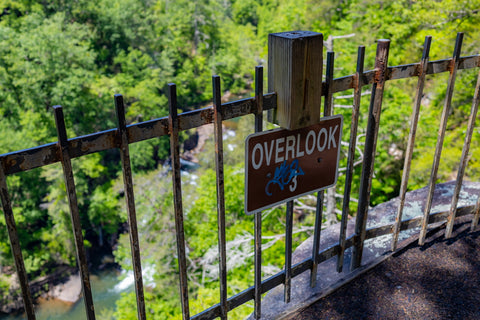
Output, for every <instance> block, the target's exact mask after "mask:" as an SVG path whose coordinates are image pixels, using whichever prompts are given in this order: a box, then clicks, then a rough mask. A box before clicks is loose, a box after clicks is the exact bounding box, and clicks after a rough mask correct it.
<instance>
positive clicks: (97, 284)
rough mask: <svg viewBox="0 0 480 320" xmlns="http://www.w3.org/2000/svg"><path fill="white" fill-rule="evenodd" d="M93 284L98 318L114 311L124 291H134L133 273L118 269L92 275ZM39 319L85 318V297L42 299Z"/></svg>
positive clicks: (9, 319)
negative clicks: (65, 299)
mask: <svg viewBox="0 0 480 320" xmlns="http://www.w3.org/2000/svg"><path fill="white" fill-rule="evenodd" d="M90 282H91V285H92V294H93V301H94V304H95V314H96V316H97V318H98V319H100V315H102V314H109V310H111V311H113V310H114V308H115V302H116V301H117V300H118V299H119V298H120V295H121V294H122V293H123V292H130V291H133V290H134V288H133V275H131V274H127V275H125V274H121V273H120V272H118V271H117V270H114V269H112V270H108V271H103V272H100V273H94V274H91V275H90ZM35 315H36V318H37V320H63V319H69V320H85V319H86V315H85V304H84V303H83V298H81V299H80V300H78V301H77V302H76V303H74V304H72V303H66V302H63V301H60V300H53V299H51V300H44V299H40V300H39V301H38V304H37V305H36V306H35ZM23 319H26V316H25V315H16V316H14V315H7V316H4V317H0V320H23Z"/></svg>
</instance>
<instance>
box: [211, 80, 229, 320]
mask: <svg viewBox="0 0 480 320" xmlns="http://www.w3.org/2000/svg"><path fill="white" fill-rule="evenodd" d="M212 86H213V110H214V122H213V125H214V130H215V168H216V170H217V175H216V176H217V220H218V252H219V266H218V267H219V279H220V306H221V312H220V318H221V319H227V313H228V301H227V248H226V243H227V240H226V236H225V177H224V174H223V130H222V119H223V117H222V98H221V92H222V91H221V88H220V77H219V76H213V77H212Z"/></svg>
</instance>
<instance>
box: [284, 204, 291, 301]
mask: <svg viewBox="0 0 480 320" xmlns="http://www.w3.org/2000/svg"><path fill="white" fill-rule="evenodd" d="M292 232H293V201H288V202H287V210H286V221H285V283H284V291H283V298H284V301H285V303H289V302H290V297H291V292H292V286H291V284H292Z"/></svg>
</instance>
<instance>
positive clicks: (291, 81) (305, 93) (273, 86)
mask: <svg viewBox="0 0 480 320" xmlns="http://www.w3.org/2000/svg"><path fill="white" fill-rule="evenodd" d="M322 68H323V34H321V33H316V32H311V31H291V32H282V33H271V34H269V35H268V91H269V92H276V93H277V109H276V110H274V111H272V112H269V114H268V120H269V121H270V122H274V123H277V124H279V125H280V126H281V127H283V128H286V129H289V130H293V129H298V128H302V127H306V126H309V125H312V124H315V123H318V121H319V119H320V106H321V97H322Z"/></svg>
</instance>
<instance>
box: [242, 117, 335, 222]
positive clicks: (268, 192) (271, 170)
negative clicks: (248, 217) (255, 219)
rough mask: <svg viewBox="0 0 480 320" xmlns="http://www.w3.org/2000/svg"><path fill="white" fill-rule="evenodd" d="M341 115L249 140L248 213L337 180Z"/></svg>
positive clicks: (252, 137) (251, 137)
mask: <svg viewBox="0 0 480 320" xmlns="http://www.w3.org/2000/svg"><path fill="white" fill-rule="evenodd" d="M342 124H343V118H342V116H341V115H337V116H333V117H326V118H322V120H321V121H320V122H319V123H317V124H314V125H312V126H309V127H305V128H301V129H296V130H291V131H290V130H286V129H276V130H272V131H266V132H259V133H255V134H252V135H250V136H248V137H247V140H246V143H245V160H246V161H245V162H246V163H245V168H246V172H245V212H246V213H247V214H252V213H253V212H255V211H259V210H263V209H266V208H269V207H272V206H274V205H277V204H280V203H282V202H285V201H289V200H293V199H295V198H298V197H301V196H302V195H305V194H308V193H311V192H315V191H318V190H322V189H325V188H328V187H330V186H332V185H334V184H335V183H336V182H337V171H338V160H339V153H340V143H341V136H342Z"/></svg>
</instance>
